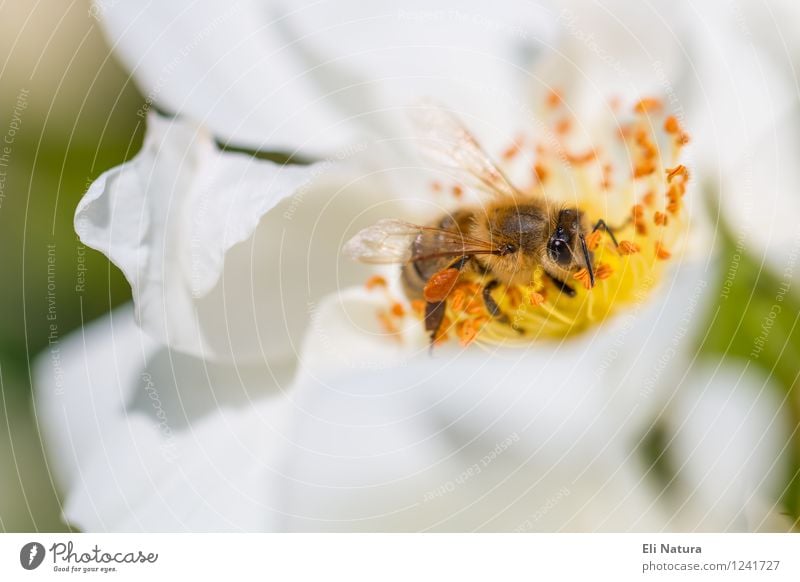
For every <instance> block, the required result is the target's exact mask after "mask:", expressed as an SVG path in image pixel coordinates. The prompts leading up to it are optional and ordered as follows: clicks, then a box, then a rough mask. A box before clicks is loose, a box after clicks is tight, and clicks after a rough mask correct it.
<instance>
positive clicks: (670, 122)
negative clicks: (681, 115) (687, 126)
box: [664, 115, 681, 134]
mask: <svg viewBox="0 0 800 582" xmlns="http://www.w3.org/2000/svg"><path fill="white" fill-rule="evenodd" d="M664 131H666V132H667V133H670V134H677V133H679V132H680V131H681V125H680V123H679V122H678V118H677V117H675V116H674V115H670V116H669V117H667V118H666V119H665V120H664Z"/></svg>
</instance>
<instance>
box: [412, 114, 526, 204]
mask: <svg viewBox="0 0 800 582" xmlns="http://www.w3.org/2000/svg"><path fill="white" fill-rule="evenodd" d="M413 119H414V122H415V125H417V126H418V127H419V130H420V133H421V135H422V137H423V138H424V145H423V149H424V151H425V152H426V153H427V154H428V157H430V158H431V159H432V160H433V161H434V162H436V163H437V164H439V165H441V166H442V167H444V168H448V169H450V170H454V171H455V172H456V173H457V174H458V175H459V178H460V179H462V180H463V181H464V182H465V183H466V185H468V186H472V187H474V188H477V189H479V190H482V191H484V192H488V193H489V194H492V195H494V196H509V197H512V198H515V197H517V196H518V195H519V191H518V190H517V189H516V188H515V187H514V185H513V184H512V183H511V181H510V180H509V179H508V178H507V177H506V175H505V174H504V173H503V172H502V171H501V170H500V169H499V168H498V167H497V165H496V164H495V163H494V162H493V161H492V159H491V158H490V157H489V154H487V153H486V151H485V150H484V149H483V148H482V147H481V145H480V144H479V143H478V140H477V139H476V138H475V136H474V135H473V134H472V133H471V132H470V131H469V130H468V129H467V128H466V126H465V125H464V124H463V123H462V122H461V121H460V120H459V119H458V117H456V116H455V115H454V114H453V113H451V112H450V111H447V110H446V109H444V108H443V107H441V106H440V105H437V104H435V103H430V102H425V103H423V104H422V105H420V106H419V107H418V108H417V109H415V110H414V113H413Z"/></svg>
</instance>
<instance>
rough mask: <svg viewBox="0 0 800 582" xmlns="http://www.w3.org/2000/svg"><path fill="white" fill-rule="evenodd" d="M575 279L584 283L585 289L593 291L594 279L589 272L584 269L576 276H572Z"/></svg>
mask: <svg viewBox="0 0 800 582" xmlns="http://www.w3.org/2000/svg"><path fill="white" fill-rule="evenodd" d="M572 276H573V277H574V278H575V279H577V280H578V281H580V282H581V283H583V288H584V289H591V288H592V279H591V277H590V276H589V270H588V269H587V268H586V267H584V268H582V269H581V270H580V271H578V272H577V273H575V274H574V275H572Z"/></svg>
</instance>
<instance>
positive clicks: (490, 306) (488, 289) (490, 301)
mask: <svg viewBox="0 0 800 582" xmlns="http://www.w3.org/2000/svg"><path fill="white" fill-rule="evenodd" d="M499 284H500V282H499V281H498V280H497V279H492V280H491V281H489V282H488V283H486V285H484V287H483V290H482V295H483V304H484V305H485V306H486V311H488V312H489V315H491V316H492V317H494V318H495V319H496V320H497V321H499V322H500V323H503V324H505V325H510V326H511V328H512V329H514V330H515V331H517V332H518V333H522V332H523V330H522V329H520V328H519V327H517V325H516V324H514V323H513V322H512V321H511V320H510V319H509V317H508V315H506V314H505V313H503V312H502V311H500V306H499V305H498V304H497V301H495V300H494V297H492V291H493V290H494V289H495V287H497V286H498V285H499Z"/></svg>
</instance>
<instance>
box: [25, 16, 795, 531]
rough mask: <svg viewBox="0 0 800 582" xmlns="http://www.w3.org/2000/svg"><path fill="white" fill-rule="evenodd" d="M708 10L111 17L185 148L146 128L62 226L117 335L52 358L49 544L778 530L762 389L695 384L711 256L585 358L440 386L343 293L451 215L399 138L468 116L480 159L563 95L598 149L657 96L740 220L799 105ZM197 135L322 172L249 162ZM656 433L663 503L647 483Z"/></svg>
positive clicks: (511, 359)
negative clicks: (97, 278) (103, 262)
mask: <svg viewBox="0 0 800 582" xmlns="http://www.w3.org/2000/svg"><path fill="white" fill-rule="evenodd" d="M695 10H696V9H695V7H693V6H690V5H683V4H681V5H678V6H677V7H670V8H669V12H665V13H658V12H654V9H652V8H650V7H647V6H641V7H639V6H636V7H633V6H630V5H629V4H625V5H624V7H623V5H622V4H621V3H619V4H617V3H612V4H611V5H605V6H603V5H595V4H592V5H590V6H589V5H586V6H585V5H583V3H574V5H573V3H570V6H569V7H568V8H566V9H564V10H559V9H556V8H553V7H549V6H537V5H535V4H531V3H527V2H524V3H523V2H519V3H513V4H510V5H509V6H508V7H504V9H503V10H497V9H496V8H494V7H491V6H486V5H485V3H470V4H469V5H464V4H463V3H459V4H457V5H452V6H450V5H445V6H443V7H442V8H431V7H430V6H429V4H427V3H422V2H419V3H411V4H408V3H405V4H404V6H403V7H402V8H400V9H398V8H396V7H393V6H392V5H391V4H389V3H384V2H373V3H370V4H368V5H366V6H365V5H364V4H363V3H357V2H344V3H342V2H337V3H322V4H320V3H310V4H309V5H308V6H298V5H297V4H296V3H293V4H292V5H291V7H289V6H283V5H282V3H279V2H274V3H270V4H269V5H267V6H264V5H262V4H260V3H255V2H244V1H240V2H234V3H232V4H230V5H226V6H225V7H224V8H220V7H219V6H218V5H216V4H213V3H210V2H195V3H192V4H191V6H187V5H180V4H178V5H174V4H169V5H160V4H159V5H157V4H155V3H150V4H146V5H144V6H142V5H141V4H134V3H127V2H117V3H113V4H107V5H104V4H103V3H98V4H97V11H96V12H97V14H98V15H100V16H101V17H102V19H103V23H104V25H105V28H106V30H107V32H108V33H109V36H110V39H111V40H112V41H113V43H114V46H115V48H116V49H117V51H118V53H119V54H120V55H121V57H122V58H123V60H124V61H125V62H126V64H127V65H128V67H129V68H130V70H131V71H132V73H133V75H134V76H135V77H136V79H137V80H138V82H139V84H140V86H141V87H142V90H143V92H144V93H145V94H146V95H148V98H149V99H152V100H153V101H154V102H155V103H157V104H158V105H159V106H160V107H161V108H163V109H164V110H166V111H170V112H172V113H175V114H178V116H179V117H178V118H177V119H173V120H167V119H164V118H161V117H159V116H156V115H151V116H149V118H148V135H147V138H146V141H145V145H144V146H143V149H142V151H141V152H140V153H139V154H138V156H137V157H136V158H135V159H134V160H132V161H131V162H129V163H128V164H125V165H123V166H121V167H119V168H116V169H113V170H110V171H109V172H107V173H106V174H104V175H103V176H101V177H100V178H99V179H98V180H97V181H96V182H95V183H94V184H93V185H92V187H91V188H90V190H89V192H88V193H87V195H86V197H85V198H84V200H83V201H82V202H81V204H80V206H79V208H78V211H77V214H76V229H77V230H78V233H79V234H80V236H81V238H82V240H83V241H84V242H85V243H86V244H87V245H90V246H92V247H95V248H98V249H100V250H102V251H103V252H104V253H105V254H106V255H107V256H108V257H109V258H110V259H111V260H112V261H113V262H114V263H115V264H116V265H118V266H119V267H120V268H121V269H122V271H123V272H124V273H125V275H126V277H127V278H128V280H129V282H130V283H131V286H132V289H133V294H134V305H135V308H134V309H131V308H130V307H125V308H122V309H120V310H118V311H115V312H113V313H111V314H109V316H108V317H106V318H104V319H103V320H101V321H98V322H95V323H93V324H91V325H89V326H87V327H86V328H85V329H84V330H83V331H82V333H81V334H79V335H76V336H75V337H73V338H72V339H70V340H68V341H66V342H64V345H63V346H62V348H61V349H62V357H61V362H62V365H63V368H62V369H60V370H59V371H58V372H59V374H58V375H57V376H56V375H55V374H54V371H53V369H52V368H51V366H50V362H49V361H48V360H46V359H44V358H43V359H42V360H40V362H39V365H38V368H37V378H38V383H39V387H38V402H39V405H40V408H41V413H42V416H41V418H42V429H43V430H44V432H45V434H46V437H47V438H48V440H49V442H50V444H51V447H52V448H51V450H52V451H53V454H52V458H53V463H54V466H55V468H56V470H57V476H58V478H59V481H60V483H62V485H63V487H64V488H65V491H66V505H65V517H66V519H68V520H69V521H70V522H72V523H74V524H75V525H77V526H78V527H80V528H83V529H85V530H91V531H104V530H115V531H116V530H145V531H151V530H186V529H188V530H277V531H284V530H368V531H374V530H528V531H539V530H542V531H553V530H577V531H595V530H662V529H665V530H685V529H709V530H728V529H731V530H748V529H769V528H772V527H776V526H778V527H783V526H784V524H783V523H781V522H780V518H779V517H776V516H777V514H778V512H779V509H778V506H777V505H776V501H777V497H778V495H780V492H781V491H780V488H781V486H782V483H783V481H784V479H785V478H786V475H785V469H784V468H783V463H782V457H781V454H782V450H783V449H784V444H785V443H786V442H787V439H788V436H787V435H788V434H789V432H790V429H789V426H788V419H787V417H786V415H785V413H784V412H783V410H782V403H781V402H780V400H779V399H778V398H777V397H776V396H775V395H776V394H777V391H776V390H773V389H771V388H770V387H769V385H768V383H767V382H765V381H764V380H763V379H761V378H759V377H758V375H757V373H756V372H755V371H754V370H750V369H745V370H743V371H741V374H739V373H738V371H737V370H736V368H735V367H733V368H731V367H728V366H727V365H726V367H724V368H714V367H712V368H708V367H706V365H701V364H699V363H696V362H694V363H693V362H692V356H693V354H692V353H691V349H690V348H691V346H692V344H691V339H692V337H693V335H694V333H695V332H696V331H697V329H696V324H695V322H702V321H704V317H703V314H704V313H705V312H706V309H707V307H708V306H709V305H710V304H711V303H712V302H713V301H714V298H713V297H712V287H713V284H712V281H713V277H714V271H713V260H712V259H711V257H710V250H709V249H710V245H709V249H706V248H703V247H702V246H701V247H700V248H699V249H698V247H695V251H697V250H699V252H696V253H694V254H693V255H692V256H691V257H689V256H688V255H687V257H686V258H684V259H683V260H681V261H679V264H678V265H677V268H675V269H674V270H672V271H670V272H669V273H668V275H667V276H666V277H665V280H663V281H662V282H661V283H660V286H659V288H658V289H657V291H656V292H655V293H654V294H653V295H654V296H653V297H650V298H647V299H646V300H643V301H640V302H637V303H636V304H634V305H632V306H631V307H630V309H629V310H628V311H627V312H624V313H621V314H620V315H618V316H617V317H616V318H614V319H611V320H609V321H608V322H607V323H605V324H603V325H602V326H598V327H595V328H592V329H591V330H589V331H588V332H587V333H586V334H584V335H582V336H580V337H577V338H570V339H566V340H564V341H563V342H561V343H557V344H547V343H542V344H537V345H535V346H534V347H531V348H528V349H525V350H519V349H509V348H499V349H493V350H489V351H482V350H480V349H477V348H474V349H473V348H470V349H466V350H457V349H454V348H448V347H446V346H445V347H443V348H441V349H437V352H436V356H435V357H434V358H430V357H429V356H428V355H427V353H426V351H425V350H424V349H421V350H414V349H408V345H405V346H403V345H400V344H398V343H397V342H395V341H394V339H393V338H392V337H391V336H388V335H387V334H386V333H385V331H384V330H383V329H382V328H381V327H380V326H379V324H378V320H377V319H376V318H375V316H374V314H375V310H376V307H377V306H380V305H383V304H384V303H383V302H384V301H385V298H384V296H383V294H382V293H381V292H375V291H372V292H369V291H366V290H364V289H362V288H358V287H355V286H357V285H359V284H360V283H361V282H363V280H364V279H365V278H366V275H367V273H368V271H367V270H366V269H364V268H363V267H360V266H358V265H355V264H352V263H349V262H347V261H346V260H343V259H342V258H341V257H340V254H339V250H340V248H341V246H342V244H343V242H344V241H345V240H346V239H347V237H348V236H350V235H352V234H353V233H354V232H355V231H357V230H358V228H359V227H361V226H364V225H367V224H370V223H371V222H373V221H374V220H375V219H376V218H377V217H385V216H396V217H408V218H415V217H416V218H419V217H423V216H428V217H430V216H431V215H432V214H434V215H435V213H436V211H437V210H436V207H437V206H439V205H440V204H441V202H440V201H437V200H435V199H431V198H429V197H426V193H425V191H424V189H423V188H422V187H421V185H422V184H423V183H424V180H425V179H427V178H421V177H420V176H421V175H423V176H426V175H427V174H425V173H424V172H422V171H421V169H420V168H419V164H418V162H416V163H409V162H408V161H407V158H405V157H403V156H402V155H401V154H402V153H403V150H405V149H407V148H403V147H402V146H403V145H404V142H406V141H408V138H409V134H408V133H407V130H406V129H405V126H404V125H403V124H402V123H401V122H400V121H399V120H400V119H401V118H402V115H401V113H402V110H403V109H404V108H407V107H408V106H409V105H410V104H412V103H413V102H414V101H415V100H417V99H419V98H426V97H434V98H437V99H439V100H440V101H442V102H444V103H447V105H448V106H450V107H453V108H454V109H455V110H457V111H459V112H460V113H461V114H462V115H463V116H464V118H465V120H466V121H467V123H468V124H469V125H470V126H471V127H473V128H474V129H475V130H476V132H478V133H479V135H480V136H481V139H482V141H483V142H484V143H485V144H486V146H487V148H488V149H490V151H497V147H499V145H500V144H502V143H504V142H507V141H508V140H509V139H510V138H512V137H513V136H514V135H515V132H516V131H517V130H518V129H519V127H520V124H521V121H520V120H523V123H529V122H530V120H531V119H534V120H535V119H537V118H536V116H535V115H533V111H534V110H533V105H532V104H533V103H535V102H536V99H537V98H538V97H537V96H541V95H542V94H544V93H545V92H547V91H549V90H550V89H551V88H553V87H559V88H561V89H563V91H564V93H565V94H568V95H570V96H574V98H575V102H574V107H575V111H576V114H577V116H578V118H579V119H582V120H588V121H592V120H593V119H594V118H595V115H596V113H597V112H598V111H599V110H602V109H604V108H606V107H607V105H606V104H607V101H606V100H607V99H608V98H609V97H611V96H612V95H620V96H621V97H623V98H628V97H631V96H642V95H651V94H658V95H661V96H663V99H664V100H665V102H666V103H668V104H669V105H670V107H672V108H677V109H682V110H683V114H684V115H685V118H684V119H683V120H682V122H683V124H684V125H685V126H686V127H689V128H691V129H692V135H693V137H694V138H696V141H695V144H696V145H695V147H694V150H693V154H692V157H693V158H692V159H693V161H695V162H696V163H695V166H696V167H697V177H696V180H697V182H698V183H712V184H720V185H721V187H723V188H725V189H724V190H723V196H727V192H728V190H727V188H729V187H730V190H731V192H734V193H735V192H736V189H735V188H733V186H730V184H728V183H727V182H726V180H727V176H728V174H727V171H728V170H729V169H731V168H735V167H736V164H737V163H739V164H740V162H741V159H742V158H743V157H744V159H747V156H748V155H751V156H752V152H751V153H750V154H748V150H747V147H746V146H748V145H752V144H753V142H754V140H755V139H756V138H758V137H759V136H762V135H765V132H768V131H769V130H770V128H773V127H776V123H780V120H781V119H783V116H784V114H786V112H788V111H790V108H791V99H790V98H789V96H788V93H787V92H786V87H784V85H785V83H784V82H783V81H784V79H783V78H782V73H781V69H780V66H779V64H775V63H771V64H768V63H765V59H763V58H758V55H759V53H755V56H754V53H753V51H752V47H751V46H749V45H748V44H747V43H742V42H741V39H740V36H741V35H740V34H737V29H736V22H737V16H736V14H730V13H728V12H726V11H723V14H722V15H721V16H722V17H720V14H715V15H714V18H711V17H709V16H706V15H704V14H703V13H695ZM707 10H708V11H709V14H710V12H711V10H712V9H711V8H709V9H707ZM728 19H730V20H731V21H732V24H731V23H728V22H726V20H728ZM753 42H756V40H755V39H753ZM720 51H722V53H723V54H724V55H736V61H735V63H733V62H726V61H724V60H720V57H719V54H718V53H719V52H720ZM756 72H757V73H758V77H754V75H755V74H756ZM754 78H757V79H759V82H757V83H754V82H753V79H754ZM726 88H727V90H726ZM731 95H733V97H731ZM765 99H767V102H768V103H769V104H770V105H769V106H768V107H765V106H764V103H765ZM571 104H572V103H571ZM189 120H194V121H189ZM203 128H205V129H203ZM587 133H588V131H587ZM212 135H213V136H215V137H217V138H218V139H220V140H222V141H225V142H230V143H233V144H235V145H237V146H247V147H252V148H257V149H261V150H265V151H283V152H285V153H288V154H293V155H300V156H307V157H310V158H314V159H321V161H318V162H317V163H315V164H310V165H303V166H297V165H281V164H277V163H273V162H268V161H263V160H258V159H255V158H252V157H250V156H246V155H244V154H237V153H230V152H227V151H221V150H220V149H219V148H218V147H217V145H216V144H215V143H214V141H213V139H212V137H211V136H212ZM788 151H796V150H791V149H789V150H788ZM781 153H782V154H783V153H784V152H783V151H781ZM392 156H394V157H392ZM752 159H756V158H755V157H753V158H752ZM758 159H761V158H758ZM768 159H774V158H768ZM767 163H769V162H767ZM723 177H724V178H725V180H723V179H722V178H723ZM739 183H740V182H739ZM734 185H735V184H734ZM744 190H746V188H744ZM748 195H749V193H748V192H744V193H742V195H741V197H740V198H745V199H746V197H747V196H748ZM737 199H738V198H737ZM784 202H785V200H784V198H775V199H774V203H773V204H774V205H775V206H777V205H778V204H779V203H780V204H783V203H784ZM692 204H693V206H692V207H691V209H690V210H691V214H690V215H691V216H692V222H698V220H697V219H696V216H697V215H698V212H699V211H698V208H697V206H698V204H697V201H695V202H693V203H692ZM723 207H724V208H726V210H727V203H726V204H725V205H724V206H723ZM759 207H760V208H764V207H768V204H766V203H765V204H762V205H759ZM735 212H736V211H734V214H732V216H736V214H735ZM774 242H776V241H774V240H765V241H763V245H764V246H763V248H764V249H765V250H768V249H770V248H772V246H771V245H772V244H773V243H774ZM696 244H701V245H702V244H707V243H696ZM697 257H700V258H697ZM663 433H665V434H666V435H667V442H668V443H669V447H668V448H667V449H666V452H665V455H664V458H663V459H662V461H664V460H665V461H668V462H665V464H666V466H668V468H669V469H670V472H671V477H673V478H674V480H673V481H672V483H671V485H670V487H669V488H667V489H666V490H665V491H662V488H663V487H662V486H663V483H662V482H660V481H659V479H658V478H657V475H655V474H654V471H653V470H652V469H650V468H649V466H648V463H649V461H646V457H645V456H644V455H643V454H642V452H641V450H642V449H643V448H644V446H645V443H643V439H644V438H645V436H646V435H651V436H649V437H648V439H650V438H651V437H652V435H653V434H656V435H658V434H663Z"/></svg>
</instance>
